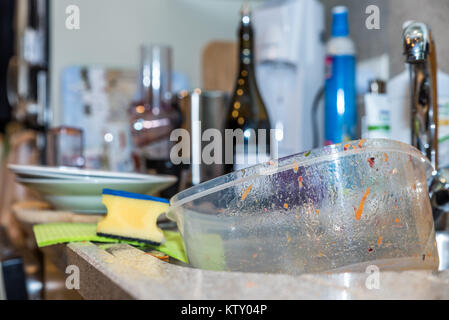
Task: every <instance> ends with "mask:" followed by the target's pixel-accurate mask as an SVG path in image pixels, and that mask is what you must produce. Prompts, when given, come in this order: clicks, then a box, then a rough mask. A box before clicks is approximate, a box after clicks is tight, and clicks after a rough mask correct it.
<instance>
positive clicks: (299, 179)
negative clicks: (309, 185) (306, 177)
mask: <svg viewBox="0 0 449 320" xmlns="http://www.w3.org/2000/svg"><path fill="white" fill-rule="evenodd" d="M298 184H299V187H300V188H302V186H303V184H302V176H299V177H298Z"/></svg>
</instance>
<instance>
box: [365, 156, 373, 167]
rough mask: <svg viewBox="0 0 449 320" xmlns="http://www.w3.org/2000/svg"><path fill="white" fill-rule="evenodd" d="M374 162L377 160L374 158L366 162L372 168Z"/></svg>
mask: <svg viewBox="0 0 449 320" xmlns="http://www.w3.org/2000/svg"><path fill="white" fill-rule="evenodd" d="M374 160H375V158H374V157H371V158H368V159H367V160H366V161H368V164H369V166H370V167H371V168H373V167H374Z"/></svg>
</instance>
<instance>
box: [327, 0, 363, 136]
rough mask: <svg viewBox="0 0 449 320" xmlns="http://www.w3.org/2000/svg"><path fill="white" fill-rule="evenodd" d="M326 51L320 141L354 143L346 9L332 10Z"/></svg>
mask: <svg viewBox="0 0 449 320" xmlns="http://www.w3.org/2000/svg"><path fill="white" fill-rule="evenodd" d="M326 50H327V55H326V82H325V92H324V96H325V98H324V99H325V100H324V101H325V104H324V138H325V143H326V144H334V143H340V142H345V141H350V140H354V139H357V137H356V135H357V106H356V83H355V67H356V58H355V47H354V43H353V41H352V40H351V39H350V38H349V27H348V11H347V9H346V7H343V6H338V7H334V8H333V10H332V33H331V39H330V40H329V41H328V43H327V48H326Z"/></svg>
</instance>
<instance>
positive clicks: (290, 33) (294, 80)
mask: <svg viewBox="0 0 449 320" xmlns="http://www.w3.org/2000/svg"><path fill="white" fill-rule="evenodd" d="M253 21H254V27H255V31H254V32H255V37H256V42H255V46H256V52H255V58H256V76H257V80H258V85H259V89H260V91H261V94H262V98H263V99H264V101H265V105H266V106H267V108H268V113H269V116H270V122H271V126H272V127H273V129H278V130H277V131H276V135H275V136H276V140H277V144H278V154H279V156H280V157H283V156H286V155H289V154H294V153H298V152H302V151H307V150H309V149H311V148H312V147H313V132H314V130H315V131H317V132H323V129H322V126H323V121H322V120H321V119H323V115H322V114H318V115H316V119H319V120H318V121H317V122H318V124H317V125H318V128H314V124H313V121H312V119H313V114H312V105H313V104H314V98H315V96H316V95H317V94H318V93H319V91H320V89H321V88H322V86H323V83H324V55H325V46H324V40H323V33H324V8H323V6H322V4H321V3H320V2H319V1H318V0H276V1H268V2H266V3H265V4H263V5H262V6H259V7H258V8H257V9H255V10H254V12H253ZM318 110H323V108H318ZM321 112H322V111H321ZM316 129H318V130H316ZM321 139H322V138H321ZM321 142H322V141H320V145H321V144H322V143H321Z"/></svg>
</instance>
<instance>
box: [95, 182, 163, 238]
mask: <svg viewBox="0 0 449 320" xmlns="http://www.w3.org/2000/svg"><path fill="white" fill-rule="evenodd" d="M102 200H103V204H104V205H105V206H106V208H107V211H108V213H107V215H106V217H104V218H103V219H102V220H100V221H99V222H98V225H97V235H98V236H103V237H111V238H118V239H125V240H132V241H133V240H135V241H141V242H146V243H149V244H154V245H159V244H161V243H162V242H163V241H164V234H163V233H162V230H161V229H159V228H158V226H157V224H156V222H157V218H158V217H159V215H161V214H162V213H164V212H166V211H167V209H168V207H169V201H168V200H166V199H162V198H157V197H152V196H147V195H142V194H138V193H132V192H126V191H117V190H110V189H103V196H102Z"/></svg>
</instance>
